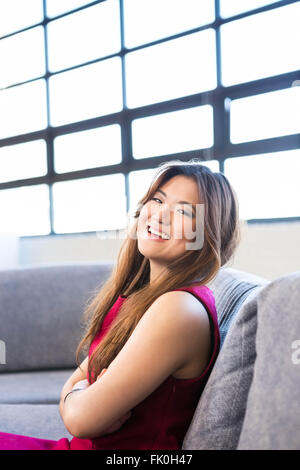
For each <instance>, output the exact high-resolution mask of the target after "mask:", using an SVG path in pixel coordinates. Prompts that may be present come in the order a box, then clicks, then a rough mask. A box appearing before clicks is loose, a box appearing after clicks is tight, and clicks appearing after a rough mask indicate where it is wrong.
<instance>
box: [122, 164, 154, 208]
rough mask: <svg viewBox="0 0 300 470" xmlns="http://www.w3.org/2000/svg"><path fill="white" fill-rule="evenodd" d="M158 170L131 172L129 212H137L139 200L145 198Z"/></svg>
mask: <svg viewBox="0 0 300 470" xmlns="http://www.w3.org/2000/svg"><path fill="white" fill-rule="evenodd" d="M156 171H157V168H149V169H148V170H138V171H130V172H129V212H130V214H131V215H133V213H134V212H135V211H136V209H137V204H138V202H139V200H140V199H141V198H142V197H143V196H145V194H146V192H147V191H148V188H149V186H150V184H151V181H152V178H153V177H154V174H155V172H156Z"/></svg>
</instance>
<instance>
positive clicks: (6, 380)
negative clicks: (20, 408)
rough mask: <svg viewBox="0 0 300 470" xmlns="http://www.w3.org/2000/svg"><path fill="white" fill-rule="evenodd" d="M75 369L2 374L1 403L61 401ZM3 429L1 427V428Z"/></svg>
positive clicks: (0, 386) (0, 381) (0, 375)
mask: <svg viewBox="0 0 300 470" xmlns="http://www.w3.org/2000/svg"><path fill="white" fill-rule="evenodd" d="M73 372H74V369H67V370H51V371H38V372H37V371H31V372H10V373H7V374H0V403H56V404H58V403H59V400H60V393H61V390H62V387H63V385H64V383H65V382H66V380H67V379H68V378H69V377H70V375H71V374H72V373H73ZM0 431H1V429H0Z"/></svg>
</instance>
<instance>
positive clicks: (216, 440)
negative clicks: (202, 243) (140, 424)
mask: <svg viewBox="0 0 300 470" xmlns="http://www.w3.org/2000/svg"><path fill="white" fill-rule="evenodd" d="M222 278H223V280H224V282H222ZM246 278H247V276H246ZM259 283H261V285H259ZM267 283H268V281H267V280H265V279H262V278H256V279H254V278H253V283H252V284H251V282H250V277H248V280H247V282H244V281H243V275H242V273H240V272H236V271H235V270H231V271H229V272H228V276H227V273H226V271H225V272H224V271H223V272H220V277H219V279H216V281H215V283H213V284H212V285H211V286H210V288H211V289H212V290H213V292H214V294H215V297H216V304H217V311H218V309H219V312H218V314H219V315H220V317H219V321H220V322H222V320H223V325H224V328H223V341H224V344H223V346H222V349H221V352H220V354H219V356H218V358H217V361H216V363H215V366H214V368H213V370H212V373H211V375H210V377H209V379H208V382H207V384H206V387H205V389H204V391H203V393H202V396H201V398H200V400H199V403H198V406H197V409H196V412H195V414H194V416H193V419H192V422H191V424H190V427H189V429H188V431H187V433H186V436H185V438H184V441H183V446H182V448H183V449H184V450H188V449H198V450H214V449H220V450H221V449H222V450H230V449H236V447H237V444H238V439H239V436H240V431H241V428H242V423H243V418H244V414H245V404H246V400H247V395H248V391H249V387H250V384H251V380H252V374H253V364H254V361H255V334H256V308H257V305H256V302H257V300H256V299H257V295H258V293H259V292H260V291H261V290H262V289H263V287H264V286H265V285H266V284H267ZM232 292H233V293H235V294H236V295H235V296H233V298H231V293H232ZM246 295H248V297H246ZM245 297H246V300H245ZM222 299H224V300H223V303H222ZM234 299H235V300H234ZM240 299H243V302H244V303H243V304H242V307H241V308H240V310H239V311H238V308H239V307H240V303H241V300H240ZM229 305H230V307H229ZM220 307H223V310H222V308H220ZM231 321H232V324H230V322H231ZM228 325H229V326H230V328H229V330H228V333H227V336H226V337H225V334H226V329H227V328H228ZM225 326H226V328H225Z"/></svg>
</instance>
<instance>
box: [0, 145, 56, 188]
mask: <svg viewBox="0 0 300 470" xmlns="http://www.w3.org/2000/svg"><path fill="white" fill-rule="evenodd" d="M46 173H47V156H46V142H45V141H44V140H34V141H33V142H26V143H23V144H18V145H10V146H7V147H1V148H0V183H4V182H5V181H15V180H21V179H26V178H34V177H36V176H43V175H46Z"/></svg>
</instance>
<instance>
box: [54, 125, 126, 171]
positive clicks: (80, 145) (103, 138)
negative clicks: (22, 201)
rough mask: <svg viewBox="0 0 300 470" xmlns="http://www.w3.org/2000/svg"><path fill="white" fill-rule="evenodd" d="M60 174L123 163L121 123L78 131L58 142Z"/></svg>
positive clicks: (64, 136) (56, 160)
mask: <svg viewBox="0 0 300 470" xmlns="http://www.w3.org/2000/svg"><path fill="white" fill-rule="evenodd" d="M54 158H55V162H54V163H55V171H56V173H66V172H68V171H76V170H84V169H85V168H95V167H98V166H106V165H113V164H116V163H120V162H121V160H122V149H121V128H120V126H119V125H118V124H114V125H112V126H105V127H101V128H99V129H90V130H88V131H81V132H74V133H72V134H68V135H62V136H59V137H57V138H56V139H55V140H54Z"/></svg>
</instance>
